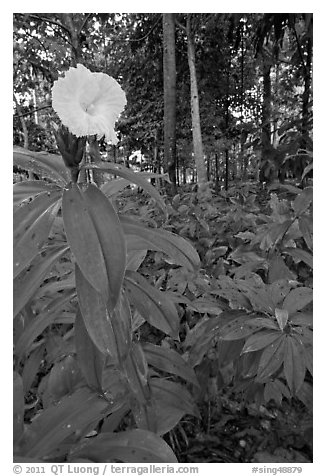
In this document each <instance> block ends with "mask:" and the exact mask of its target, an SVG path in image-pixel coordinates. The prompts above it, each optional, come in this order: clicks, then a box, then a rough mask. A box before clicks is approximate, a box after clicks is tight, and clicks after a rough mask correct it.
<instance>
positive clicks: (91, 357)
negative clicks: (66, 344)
mask: <svg viewBox="0 0 326 476" xmlns="http://www.w3.org/2000/svg"><path fill="white" fill-rule="evenodd" d="M75 346H76V353H77V362H78V365H79V367H80V369H81V371H82V373H83V376H84V378H85V380H86V382H87V384H88V385H89V386H90V387H91V388H94V390H96V391H98V392H101V391H102V372H103V365H104V356H103V354H102V353H101V352H100V351H99V350H98V348H97V347H96V345H95V344H94V342H93V341H92V339H91V338H90V337H89V335H88V332H87V329H86V327H85V323H84V320H83V317H82V315H81V312H80V309H79V308H78V311H77V314H76V320H75Z"/></svg>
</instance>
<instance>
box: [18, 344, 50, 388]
mask: <svg viewBox="0 0 326 476" xmlns="http://www.w3.org/2000/svg"><path fill="white" fill-rule="evenodd" d="M44 351H45V345H44V344H42V345H40V346H38V347H37V348H36V349H35V350H34V351H33V352H31V353H30V355H29V356H28V359H27V360H26V361H25V362H24V369H23V375H22V377H23V385H24V393H27V392H28V391H29V390H30V388H31V386H32V384H33V381H34V379H35V376H36V374H37V373H38V371H39V369H40V366H41V362H42V360H43V358H44Z"/></svg>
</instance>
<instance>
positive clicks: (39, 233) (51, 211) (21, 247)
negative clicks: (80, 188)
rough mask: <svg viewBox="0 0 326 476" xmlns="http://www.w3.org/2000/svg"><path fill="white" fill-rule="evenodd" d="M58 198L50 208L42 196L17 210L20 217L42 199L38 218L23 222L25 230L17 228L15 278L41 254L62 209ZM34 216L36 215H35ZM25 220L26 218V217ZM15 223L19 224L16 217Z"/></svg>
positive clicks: (15, 231) (14, 257)
mask: <svg viewBox="0 0 326 476" xmlns="http://www.w3.org/2000/svg"><path fill="white" fill-rule="evenodd" d="M53 195H54V194H53ZM56 197H57V198H56V203H54V204H51V205H50V206H48V204H47V203H46V201H45V200H44V198H45V197H44V196H43V194H41V195H39V196H38V197H37V198H36V199H35V200H34V201H33V202H31V203H28V204H26V205H25V206H21V207H20V208H18V209H17V210H16V212H17V214H18V215H20V212H21V211H23V212H24V211H25V210H24V209H26V208H27V207H28V205H33V204H35V202H36V201H38V198H40V203H38V205H39V204H40V205H41V207H40V206H38V207H37V211H38V212H39V214H38V216H37V217H35V219H33V220H29V222H28V223H26V221H25V220H22V222H21V224H22V223H23V228H22V227H21V226H17V227H16V229H15V230H14V251H13V259H14V266H13V269H14V278H15V277H16V276H18V275H19V273H20V272H21V271H22V270H23V269H24V268H26V266H27V265H29V264H30V262H31V261H32V259H33V258H35V256H36V255H37V254H39V253H40V251H41V249H42V247H43V245H44V243H45V241H46V240H47V239H48V237H49V234H50V230H51V228H52V225H53V223H54V219H55V217H56V215H57V212H58V210H59V207H60V203H59V202H58V199H59V197H58V195H57V196H56ZM42 202H43V203H42ZM44 202H45V203H44ZM33 211H34V210H33ZM26 212H27V210H26ZM30 215H31V214H30ZM32 215H34V213H33V214H32ZM24 218H26V215H25V217H24ZM14 221H15V222H17V221H16V219H15V217H14Z"/></svg>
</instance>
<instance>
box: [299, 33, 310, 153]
mask: <svg viewBox="0 0 326 476" xmlns="http://www.w3.org/2000/svg"><path fill="white" fill-rule="evenodd" d="M311 61H312V42H311V38H308V40H307V60H306V67H305V69H304V91H303V94H302V125H301V134H302V139H301V144H300V146H301V149H304V150H306V149H307V146H308V139H309V99H310V86H311Z"/></svg>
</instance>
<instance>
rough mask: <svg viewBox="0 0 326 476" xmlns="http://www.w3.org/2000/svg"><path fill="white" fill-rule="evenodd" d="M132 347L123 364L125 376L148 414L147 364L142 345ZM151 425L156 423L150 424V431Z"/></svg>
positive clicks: (134, 344) (133, 344)
mask: <svg viewBox="0 0 326 476" xmlns="http://www.w3.org/2000/svg"><path fill="white" fill-rule="evenodd" d="M130 347H131V350H130V352H129V354H128V356H127V358H126V360H125V361H124V362H123V369H124V375H125V377H126V378H127V381H128V384H129V389H130V390H131V392H132V393H133V394H134V396H135V397H136V399H137V401H138V402H139V403H140V404H141V405H144V407H145V408H144V411H145V412H146V406H147V404H148V401H149V398H150V395H149V388H148V382H147V377H148V367H147V362H146V358H145V355H144V352H143V350H142V348H141V346H140V344H138V343H137V344H136V343H134V342H133V343H132V345H131V346H130ZM135 420H136V422H137V418H135ZM137 423H138V422H137ZM151 424H155V422H150V425H149V428H148V429H150V427H151Z"/></svg>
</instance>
